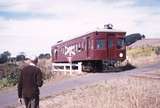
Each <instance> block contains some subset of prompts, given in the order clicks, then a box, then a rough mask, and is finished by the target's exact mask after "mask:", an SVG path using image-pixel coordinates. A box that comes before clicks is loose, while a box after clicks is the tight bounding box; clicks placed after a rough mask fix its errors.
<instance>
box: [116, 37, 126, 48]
mask: <svg viewBox="0 0 160 108" xmlns="http://www.w3.org/2000/svg"><path fill="white" fill-rule="evenodd" d="M124 45H125V44H124V39H118V40H117V48H118V49H120V48H123V46H124Z"/></svg>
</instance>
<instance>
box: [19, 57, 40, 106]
mask: <svg viewBox="0 0 160 108" xmlns="http://www.w3.org/2000/svg"><path fill="white" fill-rule="evenodd" d="M37 63H38V58H36V59H35V60H33V61H31V60H29V61H28V64H29V65H27V66H25V67H24V68H23V69H22V71H21V73H20V78H19V82H18V97H19V102H22V100H21V99H22V97H23V99H24V102H25V106H26V108H39V94H40V91H39V87H41V86H42V85H43V80H42V72H41V70H40V69H39V68H38V67H36V65H37Z"/></svg>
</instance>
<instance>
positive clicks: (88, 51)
mask: <svg viewBox="0 0 160 108" xmlns="http://www.w3.org/2000/svg"><path fill="white" fill-rule="evenodd" d="M125 34H126V32H122V31H120V32H118V31H113V30H111V31H109V30H108V31H95V32H91V33H89V34H86V35H83V36H80V37H77V38H74V39H71V40H69V41H65V42H61V43H58V44H57V45H54V46H52V61H53V62H68V59H67V57H69V56H71V57H72V62H79V61H87V60H116V61H123V60H125V58H126V47H125V46H123V47H121V48H117V41H118V40H119V39H123V38H124V36H125ZM97 40H103V42H104V46H105V47H104V48H101V49H97ZM109 40H112V42H111V43H112V47H111V48H109ZM65 47H72V48H73V49H72V52H74V53H75V55H74V53H72V54H70V55H68V54H66V55H65V53H66V52H67V48H65ZM120 53H122V54H123V57H120Z"/></svg>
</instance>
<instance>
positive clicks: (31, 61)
mask: <svg viewBox="0 0 160 108" xmlns="http://www.w3.org/2000/svg"><path fill="white" fill-rule="evenodd" d="M25 63H27V64H31V63H33V64H34V65H37V63H38V58H37V57H36V58H34V59H33V58H28V59H27V60H26V61H25Z"/></svg>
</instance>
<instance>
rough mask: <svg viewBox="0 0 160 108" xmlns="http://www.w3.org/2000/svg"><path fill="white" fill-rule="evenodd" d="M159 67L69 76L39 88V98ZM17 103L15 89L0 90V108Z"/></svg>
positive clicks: (159, 64)
mask: <svg viewBox="0 0 160 108" xmlns="http://www.w3.org/2000/svg"><path fill="white" fill-rule="evenodd" d="M158 69H160V62H158V63H155V64H151V65H147V66H144V67H141V68H136V69H133V70H128V71H124V72H119V73H113V72H112V73H91V74H87V75H85V76H82V77H78V78H71V79H66V80H62V81H59V82H55V83H53V84H52V83H49V84H46V85H44V86H43V87H42V88H40V91H41V95H40V96H41V98H43V97H47V96H50V95H51V94H56V93H60V92H62V91H65V90H69V89H73V88H76V87H79V86H82V85H88V84H91V83H95V82H97V81H101V80H110V79H113V78H117V77H121V76H130V75H137V74H142V73H144V72H145V73H146V72H151V71H155V70H158ZM16 103H17V91H16V89H13V90H10V91H7V92H5V91H3V92H0V108H7V106H12V105H13V104H16Z"/></svg>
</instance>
